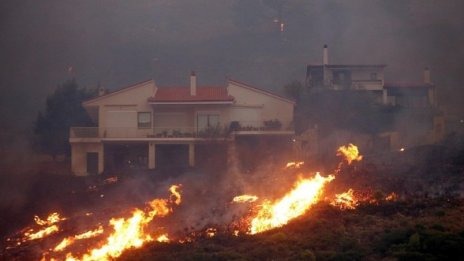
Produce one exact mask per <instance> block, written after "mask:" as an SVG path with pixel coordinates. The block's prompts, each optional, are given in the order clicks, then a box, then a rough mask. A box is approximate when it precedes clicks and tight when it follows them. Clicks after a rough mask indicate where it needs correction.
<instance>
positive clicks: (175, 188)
mask: <svg viewBox="0 0 464 261" xmlns="http://www.w3.org/2000/svg"><path fill="white" fill-rule="evenodd" d="M180 187H181V185H180V184H179V185H172V186H171V187H170V188H169V191H171V193H172V195H171V200H172V198H173V197H174V198H175V199H174V203H176V205H179V204H180V203H181V202H182V200H181V196H180V193H179V189H180Z"/></svg>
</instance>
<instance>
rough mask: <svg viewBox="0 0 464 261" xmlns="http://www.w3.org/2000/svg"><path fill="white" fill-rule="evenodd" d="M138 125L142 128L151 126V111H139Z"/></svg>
mask: <svg viewBox="0 0 464 261" xmlns="http://www.w3.org/2000/svg"><path fill="white" fill-rule="evenodd" d="M137 127H139V128H140V129H144V128H151V112H139V113H138V114H137Z"/></svg>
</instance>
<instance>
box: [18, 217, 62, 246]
mask: <svg viewBox="0 0 464 261" xmlns="http://www.w3.org/2000/svg"><path fill="white" fill-rule="evenodd" d="M63 220H66V218H62V217H61V216H60V214H58V213H57V212H54V213H51V214H50V215H48V217H47V219H45V220H43V219H41V218H40V217H39V216H34V221H35V223H36V224H37V225H39V226H41V227H44V226H46V227H45V228H42V229H40V230H39V231H37V232H34V229H29V230H28V231H26V232H25V233H24V237H25V238H23V239H22V241H23V242H25V241H29V240H35V239H40V238H44V237H46V236H48V235H51V234H53V233H55V232H58V231H59V230H60V229H59V227H58V225H56V223H58V222H60V221H63Z"/></svg>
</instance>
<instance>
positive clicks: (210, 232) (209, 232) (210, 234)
mask: <svg viewBox="0 0 464 261" xmlns="http://www.w3.org/2000/svg"><path fill="white" fill-rule="evenodd" d="M205 232H206V236H207V237H214V236H215V235H216V233H217V230H216V229H215V228H213V227H210V228H208V229H206V231H205Z"/></svg>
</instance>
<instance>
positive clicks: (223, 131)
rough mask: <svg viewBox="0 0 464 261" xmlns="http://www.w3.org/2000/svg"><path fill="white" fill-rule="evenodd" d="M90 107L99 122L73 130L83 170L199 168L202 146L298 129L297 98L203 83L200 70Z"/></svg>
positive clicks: (75, 166)
mask: <svg viewBox="0 0 464 261" xmlns="http://www.w3.org/2000/svg"><path fill="white" fill-rule="evenodd" d="M83 106H84V108H85V109H86V110H87V112H88V113H89V115H90V116H91V118H92V119H93V121H94V123H95V125H96V126H95V127H73V128H71V129H70V140H69V141H70V143H71V148H72V151H71V153H72V164H71V165H72V166H71V168H72V172H73V173H74V174H75V175H88V174H93V173H102V172H104V171H111V170H117V169H121V168H127V167H129V168H130V167H134V168H139V169H155V168H157V167H158V165H159V164H160V163H161V162H165V161H166V160H167V161H170V160H172V159H173V158H176V159H178V160H179V164H184V163H185V164H186V165H188V166H190V167H193V166H195V164H196V157H195V156H196V150H197V148H199V147H201V146H202V145H205V144H206V145H207V144H211V143H212V142H213V143H215V144H225V145H226V146H227V145H228V144H233V143H234V140H235V137H237V136H241V135H245V136H247V135H250V136H256V137H261V136H263V137H264V136H269V135H272V136H278V137H287V138H288V137H289V136H292V135H293V134H294V131H293V127H292V120H293V109H294V102H293V101H291V100H289V99H286V98H284V97H281V96H279V95H276V94H273V93H270V92H268V91H265V90H262V89H258V88H256V87H253V86H250V85H248V84H245V83H241V82H238V81H234V80H228V81H227V85H226V86H197V78H196V75H195V74H194V73H192V74H191V76H190V86H187V87H158V86H157V85H156V84H155V82H154V81H153V80H149V81H145V82H141V83H137V84H134V85H132V86H128V87H126V88H123V89H121V90H118V91H114V92H111V93H108V94H103V95H100V96H98V97H96V98H93V99H91V100H88V101H85V102H84V103H83ZM181 162H182V163H181ZM172 163H173V164H176V162H175V161H173V162H172Z"/></svg>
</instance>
